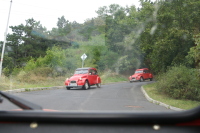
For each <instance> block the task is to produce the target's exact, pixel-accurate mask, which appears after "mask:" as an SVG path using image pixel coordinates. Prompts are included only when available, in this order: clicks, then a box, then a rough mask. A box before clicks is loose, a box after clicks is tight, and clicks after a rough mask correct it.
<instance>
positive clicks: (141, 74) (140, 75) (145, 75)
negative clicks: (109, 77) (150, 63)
mask: <svg viewBox="0 0 200 133" xmlns="http://www.w3.org/2000/svg"><path fill="white" fill-rule="evenodd" d="M147 79H150V81H152V80H153V74H152V73H150V72H149V69H148V68H141V69H137V70H135V73H134V74H133V75H132V76H130V77H129V81H130V82H133V81H140V82H142V81H144V80H147Z"/></svg>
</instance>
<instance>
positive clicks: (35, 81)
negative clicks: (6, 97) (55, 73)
mask: <svg viewBox="0 0 200 133" xmlns="http://www.w3.org/2000/svg"><path fill="white" fill-rule="evenodd" d="M66 77H67V76H66ZM66 77H56V78H52V77H48V78H47V77H46V78H44V77H39V76H37V77H35V76H34V77H27V78H28V80H27V79H26V80H24V81H23V80H17V77H9V78H8V77H1V78H0V90H1V91H3V90H13V89H20V88H25V89H27V90H28V89H29V88H37V87H52V86H64V82H65V79H66ZM100 77H101V80H102V84H106V83H113V82H121V81H127V77H126V76H123V75H118V74H115V73H111V72H107V73H103V74H102V75H100ZM27 81H28V82H27Z"/></svg>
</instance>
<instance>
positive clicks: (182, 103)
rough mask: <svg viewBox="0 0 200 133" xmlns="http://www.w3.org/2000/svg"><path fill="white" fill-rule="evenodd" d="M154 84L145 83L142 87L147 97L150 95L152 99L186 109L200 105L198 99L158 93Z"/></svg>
mask: <svg viewBox="0 0 200 133" xmlns="http://www.w3.org/2000/svg"><path fill="white" fill-rule="evenodd" d="M155 84H156V83H152V84H147V85H144V86H143V88H144V90H145V91H146V93H147V94H148V95H149V97H151V98H152V99H154V100H156V101H160V102H162V103H165V104H168V105H171V106H174V107H177V108H181V109H186V110H187V109H192V108H195V107H197V106H200V102H199V101H192V100H183V99H173V98H170V97H168V96H166V95H164V94H160V93H159V92H158V91H157V90H156V88H155Z"/></svg>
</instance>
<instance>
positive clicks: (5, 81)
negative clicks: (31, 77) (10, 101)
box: [0, 77, 65, 91]
mask: <svg viewBox="0 0 200 133" xmlns="http://www.w3.org/2000/svg"><path fill="white" fill-rule="evenodd" d="M64 81H65V77H57V78H46V80H42V81H40V80H38V81H37V82H34V83H27V82H23V81H18V80H16V79H15V78H14V77H10V78H7V77H1V78H0V90H1V91H3V90H13V89H20V88H25V89H26V88H37V87H52V86H64Z"/></svg>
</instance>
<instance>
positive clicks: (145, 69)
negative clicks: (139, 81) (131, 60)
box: [136, 68, 149, 71]
mask: <svg viewBox="0 0 200 133" xmlns="http://www.w3.org/2000/svg"><path fill="white" fill-rule="evenodd" d="M142 70H149V69H148V68H141V69H136V71H142Z"/></svg>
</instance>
